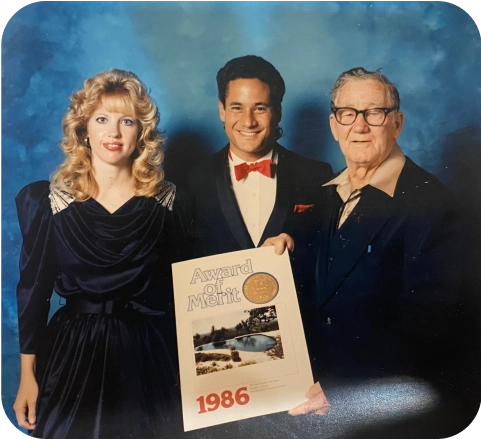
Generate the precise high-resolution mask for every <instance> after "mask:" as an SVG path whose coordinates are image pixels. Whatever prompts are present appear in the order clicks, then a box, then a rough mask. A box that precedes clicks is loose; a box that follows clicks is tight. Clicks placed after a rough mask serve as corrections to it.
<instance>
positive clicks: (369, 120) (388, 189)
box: [314, 68, 461, 376]
mask: <svg viewBox="0 0 481 439" xmlns="http://www.w3.org/2000/svg"><path fill="white" fill-rule="evenodd" d="M331 111H332V114H331V115H330V119H329V121H330V126H331V131H332V134H333V136H334V138H335V139H336V140H337V141H338V142H339V146H340V148H341V151H342V153H343V155H344V157H345V159H346V164H347V168H346V169H344V170H343V171H341V172H340V173H339V174H337V175H336V176H335V177H334V178H333V179H332V180H330V181H329V182H327V183H325V184H324V186H323V195H324V196H325V197H326V198H325V199H326V202H325V203H324V205H325V206H327V208H326V209H324V210H321V211H320V212H319V214H320V216H322V227H321V230H320V231H319V243H318V262H317V266H316V269H317V275H316V278H317V288H316V295H315V298H314V304H315V308H316V316H315V318H316V321H317V328H318V331H316V338H317V340H318V341H319V342H320V343H321V344H322V351H323V352H324V356H323V357H324V359H325V360H326V362H327V363H326V364H327V365H328V366H329V367H330V368H331V369H332V370H335V371H336V373H337V374H340V373H344V374H346V375H364V374H365V375H370V376H380V375H385V374H390V373H403V372H406V371H413V370H414V369H415V370H419V371H420V369H419V368H422V367H423V366H424V367H426V366H427V365H429V368H430V369H431V370H430V372H432V368H431V367H432V366H433V364H432V360H433V359H434V358H437V357H435V356H434V357H433V355H435V354H439V353H440V352H437V349H441V348H442V349H446V346H447V341H448V340H449V339H450V336H451V335H452V332H450V330H452V326H450V324H451V323H452V322H453V318H454V316H455V314H456V312H457V306H458V301H459V290H460V280H461V272H460V269H461V264H460V252H459V246H458V244H459V242H460V221H459V218H458V215H457V209H456V208H455V202H454V199H453V197H452V195H451V194H450V193H449V191H448V190H447V188H446V187H445V186H444V185H443V184H442V183H441V182H440V181H439V180H438V179H437V178H436V177H434V176H433V175H431V174H430V173H428V172H427V171H425V170H424V169H422V168H420V167H419V166H417V165H416V164H415V163H413V162H412V161H411V160H410V159H409V158H408V157H406V156H405V155H404V154H403V153H402V151H401V149H400V147H399V146H398V144H397V139H398V137H399V135H400V134H401V130H402V127H403V122H404V115H403V113H402V112H401V111H400V99H399V93H398V90H397V89H396V87H395V86H394V85H393V84H392V83H391V82H390V81H389V80H388V79H387V78H386V77H385V76H384V75H383V74H381V73H380V72H379V71H375V72H369V71H366V70H365V69H363V68H355V69H352V70H349V71H347V72H344V73H342V74H341V75H340V76H339V78H338V79H337V81H336V83H335V85H334V88H333V92H332V103H331ZM326 364H325V365H326ZM437 366H440V364H438V365H437ZM425 371H426V370H425Z"/></svg>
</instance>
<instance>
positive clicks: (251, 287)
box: [242, 273, 279, 303]
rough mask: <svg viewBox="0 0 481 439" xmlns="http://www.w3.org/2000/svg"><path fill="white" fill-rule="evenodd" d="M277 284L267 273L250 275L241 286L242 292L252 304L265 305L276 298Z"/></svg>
mask: <svg viewBox="0 0 481 439" xmlns="http://www.w3.org/2000/svg"><path fill="white" fill-rule="evenodd" d="M278 291H279V284H278V283H277V280H276V278H275V277H274V276H272V275H270V274H268V273H254V274H251V275H250V276H249V277H248V278H247V279H246V280H245V281H244V285H242V292H243V293H244V296H245V297H246V299H247V300H249V301H251V302H252V303H267V302H270V301H271V300H272V299H274V297H276V296H277V293H278Z"/></svg>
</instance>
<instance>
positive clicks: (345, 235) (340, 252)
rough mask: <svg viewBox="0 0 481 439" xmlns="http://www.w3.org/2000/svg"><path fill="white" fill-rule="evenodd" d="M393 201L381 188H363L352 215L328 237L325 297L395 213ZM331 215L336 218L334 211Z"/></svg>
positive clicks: (331, 293)
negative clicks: (333, 234) (327, 269)
mask: <svg viewBox="0 0 481 439" xmlns="http://www.w3.org/2000/svg"><path fill="white" fill-rule="evenodd" d="M394 205H395V202H394V200H393V198H391V197H390V196H389V195H387V194H385V193H384V192H382V191H380V190H378V189H376V188H374V187H372V186H369V185H368V186H366V187H365V188H364V189H363V194H362V196H361V199H360V200H359V203H358V204H357V206H356V207H355V208H354V210H353V212H352V213H351V215H349V217H348V218H347V220H346V221H345V223H344V224H343V225H342V227H341V228H340V229H339V230H338V231H337V234H336V235H335V236H331V237H330V240H329V251H328V258H329V259H328V261H329V271H328V273H327V279H326V282H325V285H324V287H325V288H324V289H323V291H324V295H323V296H324V297H325V299H326V300H329V299H330V298H331V297H332V296H333V295H334V294H335V293H336V291H337V289H338V288H339V286H340V285H341V283H342V282H343V280H344V279H345V278H346V277H347V275H348V274H349V272H350V271H351V270H352V268H353V267H354V266H355V265H356V263H357V262H358V261H359V259H360V258H361V256H362V255H363V254H364V253H365V252H367V251H368V246H369V245H370V244H371V242H372V241H373V240H374V238H375V237H376V235H377V234H378V233H379V231H380V230H381V229H382V227H383V226H384V224H385V223H386V222H387V221H388V220H389V218H390V217H391V216H392V214H393V213H394ZM334 217H335V219H336V221H337V218H338V213H337V212H336V213H335V215H334ZM335 227H336V225H334V228H335ZM331 230H333V229H332V228H331ZM328 233H330V232H328ZM324 302H325V301H324Z"/></svg>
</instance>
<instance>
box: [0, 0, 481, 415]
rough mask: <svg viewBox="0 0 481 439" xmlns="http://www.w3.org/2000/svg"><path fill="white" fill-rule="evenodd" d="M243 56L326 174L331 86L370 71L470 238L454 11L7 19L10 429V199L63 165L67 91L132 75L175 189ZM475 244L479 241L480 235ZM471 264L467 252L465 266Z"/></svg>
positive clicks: (56, 12)
mask: <svg viewBox="0 0 481 439" xmlns="http://www.w3.org/2000/svg"><path fill="white" fill-rule="evenodd" d="M246 54H256V55H259V56H262V57H264V58H265V59H267V60H268V61H270V62H271V63H272V64H274V66H275V67H276V68H277V69H278V70H279V72H280V73H281V75H282V76H283V78H284V80H285V82H286V95H285V98H284V102H283V119H282V121H281V124H280V125H281V127H282V128H283V130H284V136H283V138H282V139H281V140H280V143H281V144H282V145H283V146H285V147H286V148H288V149H291V150H293V151H296V152H298V153H300V154H303V155H305V156H308V157H311V158H315V159H320V160H324V161H327V162H329V163H330V164H331V165H332V167H333V169H334V170H335V171H337V170H340V169H341V168H342V167H343V164H344V160H343V157H342V155H341V153H340V151H339V148H338V146H337V143H336V142H335V141H334V139H333V138H332V136H331V133H330V130H329V123H328V117H329V102H330V95H329V90H330V88H331V86H332V84H333V82H334V81H335V79H336V77H337V76H338V75H339V74H340V73H341V72H343V71H345V70H347V69H350V68H352V67H357V66H363V67H365V68H367V69H369V70H374V69H377V68H381V69H382V72H383V73H384V74H385V75H387V77H388V78H389V79H390V80H392V81H393V82H394V83H395V84H396V85H397V86H398V89H399V91H400V95H401V110H402V111H403V112H404V114H405V125H404V129H403V133H402V134H401V137H400V139H399V144H400V146H401V148H402V150H403V152H404V153H405V154H406V155H408V156H409V157H410V158H411V159H413V160H414V161H415V162H416V163H417V164H419V165H420V166H422V167H424V168H425V169H427V170H428V171H430V172H432V173H434V174H435V175H436V176H438V177H439V178H440V179H441V180H442V181H443V182H444V183H445V184H446V185H447V186H448V187H449V188H450V189H451V190H452V191H453V192H454V193H455V195H456V196H457V197H458V199H459V200H460V202H461V205H462V206H464V209H465V215H466V217H467V218H468V219H469V220H470V221H472V222H473V224H474V225H476V224H477V225H478V228H479V224H481V203H480V198H481V197H480V195H479V189H480V188H481V172H479V170H480V169H481V154H480V151H481V105H480V92H481V74H480V72H481V40H480V34H479V30H478V28H477V26H476V24H475V23H474V21H473V20H472V18H471V17H470V16H469V15H468V14H467V13H466V12H464V11H463V10H462V9H460V8H458V7H457V6H454V5H452V4H449V3H443V2H373V3H372V2H306V3H304V2H40V3H34V4H31V5H28V6H26V7H24V8H23V9H21V10H20V11H18V12H17V13H16V14H15V15H14V16H13V17H12V18H11V19H10V21H9V23H8V24H7V26H6V28H5V31H4V34H3V38H2V139H1V141H2V311H1V312H2V403H3V405H4V408H5V411H6V412H7V415H8V416H9V418H10V419H11V420H12V422H14V414H13V410H12V409H11V407H12V405H13V401H14V398H15V394H16V390H17V386H18V381H19V354H18V333H17V315H16V303H15V287H16V283H17V281H18V256H19V251H20V245H21V238H20V232H19V228H18V224H17V217H16V211H15V205H14V198H15V196H16V194H17V193H18V191H19V190H20V189H21V188H22V187H23V186H25V185H26V184H28V183H30V182H33V181H36V180H40V179H48V178H49V176H50V174H51V173H52V172H53V171H54V169H55V167H56V166H57V165H58V164H59V163H60V162H61V161H62V160H63V156H62V153H61V151H60V149H59V147H58V141H59V140H60V139H61V137H62V131H61V120H62V117H63V115H64V113H65V111H66V109H67V106H68V103H69V100H68V96H69V94H71V93H72V92H74V91H76V90H77V89H79V88H81V87H82V85H83V80H84V79H85V78H87V77H90V76H92V75H94V74H96V73H97V72H99V71H102V70H106V69H110V68H114V67H115V68H120V69H125V70H130V71H133V72H134V73H136V74H137V75H138V76H139V77H140V78H141V79H142V81H143V82H145V83H146V84H147V86H148V87H149V88H150V89H151V95H152V96H153V98H154V100H155V101H156V103H157V105H158V107H159V110H160V114H161V123H160V128H161V129H162V130H164V131H165V138H166V139H167V143H166V155H165V162H164V168H165V170H166V174H167V178H168V179H169V180H171V181H174V183H177V184H182V181H183V179H184V178H185V171H186V170H187V169H188V166H189V165H190V164H191V163H192V162H193V161H195V160H197V159H199V158H200V157H202V156H203V155H205V154H208V153H210V152H214V151H217V150H218V149H220V148H221V147H223V146H224V145H225V144H226V143H227V140H226V137H225V134H224V132H223V128H222V123H221V122H220V120H219V116H218V107H217V90H216V83H215V75H216V73H217V71H218V69H219V68H220V67H222V66H223V65H224V64H225V63H226V61H228V60H229V59H231V58H234V57H237V56H242V55H246ZM473 240H475V242H477V243H480V241H481V240H480V239H479V235H473ZM476 240H477V241H476ZM477 247H478V248H479V247H480V246H479V245H478V246H477ZM476 258H478V255H477V254H476V253H473V255H472V259H473V261H478V259H476ZM473 266H475V265H473ZM478 266H479V265H478ZM476 275H477V274H476ZM477 276H478V275H477ZM478 277H479V276H478ZM477 280H478V279H476V278H475V277H473V282H477ZM475 294H476V292H475V291H474V290H473V295H475ZM476 306H478V302H476V303H475V306H474V308H473V309H472V311H471V312H472V313H473V314H476V313H478V312H479V308H476ZM57 307H58V297H56V298H54V299H52V308H53V309H56V308H57ZM478 335H479V334H476V336H478ZM14 423H16V422H14Z"/></svg>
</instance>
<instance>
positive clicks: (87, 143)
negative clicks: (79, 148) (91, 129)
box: [84, 137, 90, 148]
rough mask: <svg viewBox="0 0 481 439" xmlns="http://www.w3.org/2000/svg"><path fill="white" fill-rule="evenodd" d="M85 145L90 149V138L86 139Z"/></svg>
mask: <svg viewBox="0 0 481 439" xmlns="http://www.w3.org/2000/svg"><path fill="white" fill-rule="evenodd" d="M84 143H85V146H86V147H87V148H90V143H89V138H88V137H86V138H85V139H84Z"/></svg>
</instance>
